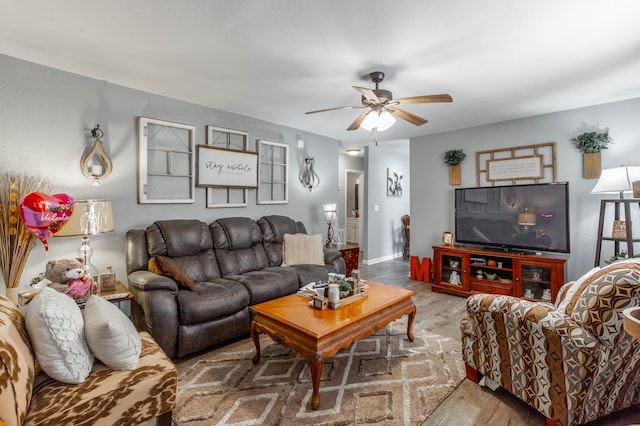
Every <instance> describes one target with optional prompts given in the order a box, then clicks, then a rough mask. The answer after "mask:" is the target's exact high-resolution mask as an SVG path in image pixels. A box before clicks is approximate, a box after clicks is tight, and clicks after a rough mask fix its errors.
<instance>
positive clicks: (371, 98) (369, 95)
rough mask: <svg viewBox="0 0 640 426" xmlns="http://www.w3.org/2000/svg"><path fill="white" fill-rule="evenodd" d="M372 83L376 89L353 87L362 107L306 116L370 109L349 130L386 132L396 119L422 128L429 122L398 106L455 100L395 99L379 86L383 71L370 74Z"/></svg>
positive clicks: (428, 97) (429, 97)
mask: <svg viewBox="0 0 640 426" xmlns="http://www.w3.org/2000/svg"><path fill="white" fill-rule="evenodd" d="M369 77H370V78H371V81H373V82H374V83H375V84H376V88H375V89H367V88H365V87H358V86H353V88H354V89H356V90H357V91H358V92H360V94H361V95H362V105H351V106H343V107H335V108H327V109H319V110H316V111H308V112H305V114H315V113H317V112H326V111H333V110H339V109H359V108H368V110H367V111H365V112H363V113H362V114H360V115H359V116H358V117H357V118H356V119H355V120H354V121H353V123H351V125H350V126H349V127H348V128H347V130H356V129H358V128H360V127H362V128H364V129H366V130H369V131H370V130H372V129H376V130H377V131H380V132H382V131H384V130H386V129H388V128H389V127H391V126H392V125H393V123H394V122H395V118H394V117H398V118H402V119H403V120H406V121H408V122H409V123H411V124H414V125H416V126H421V125H423V124H424V123H426V122H427V120H425V119H424V118H422V117H419V116H417V115H415V114H412V113H410V112H407V111H405V110H402V109H400V108H396V106H397V105H406V104H426V103H435V102H452V101H453V99H452V98H451V96H449V95H447V94H442V95H426V96H412V97H410V98H400V99H393V94H392V93H391V91H389V90H384V89H379V88H378V84H379V83H381V82H382V80H384V73H383V72H382V71H374V72H372V73H370V74H369Z"/></svg>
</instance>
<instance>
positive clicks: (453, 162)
mask: <svg viewBox="0 0 640 426" xmlns="http://www.w3.org/2000/svg"><path fill="white" fill-rule="evenodd" d="M466 157H467V154H465V153H464V151H463V150H462V149H450V150H449V151H447V152H445V153H444V155H443V158H444V164H446V165H448V166H457V165H458V164H460V163H462V160H464V159H465V158H466Z"/></svg>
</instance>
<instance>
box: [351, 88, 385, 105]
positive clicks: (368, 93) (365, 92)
mask: <svg viewBox="0 0 640 426" xmlns="http://www.w3.org/2000/svg"><path fill="white" fill-rule="evenodd" d="M353 88H354V89H356V90H357V91H358V92H360V93H361V94H362V96H364V98H365V99H366V100H368V101H369V102H371V103H373V104H379V103H380V99H378V96H377V95H376V94H375V93H373V90H371V89H367V88H366V87H358V86H353Z"/></svg>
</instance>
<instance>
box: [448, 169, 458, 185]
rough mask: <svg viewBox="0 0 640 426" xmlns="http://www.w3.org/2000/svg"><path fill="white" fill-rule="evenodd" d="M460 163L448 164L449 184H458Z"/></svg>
mask: <svg viewBox="0 0 640 426" xmlns="http://www.w3.org/2000/svg"><path fill="white" fill-rule="evenodd" d="M460 183H461V179H460V164H456V165H454V166H449V185H452V186H456V185H460Z"/></svg>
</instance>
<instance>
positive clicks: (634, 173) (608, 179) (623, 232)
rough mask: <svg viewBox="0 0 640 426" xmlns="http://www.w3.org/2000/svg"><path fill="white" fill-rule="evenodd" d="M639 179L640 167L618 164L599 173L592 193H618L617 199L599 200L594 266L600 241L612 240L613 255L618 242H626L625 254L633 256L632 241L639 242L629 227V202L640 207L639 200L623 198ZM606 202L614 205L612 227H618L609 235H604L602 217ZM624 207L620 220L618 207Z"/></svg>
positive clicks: (615, 252) (603, 216)
mask: <svg viewBox="0 0 640 426" xmlns="http://www.w3.org/2000/svg"><path fill="white" fill-rule="evenodd" d="M637 181H640V167H627V166H620V167H614V168H611V169H604V170H602V173H601V174H600V178H599V179H598V182H597V183H596V186H594V187H593V189H592V190H591V193H592V194H618V195H619V196H620V198H619V199H611V200H601V201H600V220H599V222H598V241H597V245H596V256H595V260H594V266H600V255H601V253H602V241H603V240H604V241H613V242H614V256H615V255H617V254H618V253H619V250H620V242H626V243H627V255H628V256H629V257H633V256H634V251H633V243H634V242H640V240H639V239H634V238H633V229H632V227H631V204H637V205H638V207H639V208H640V200H638V199H625V198H624V193H625V192H632V191H633V186H634V185H633V184H634V182H637ZM634 195H635V193H634ZM608 204H613V206H614V227H616V226H617V227H618V228H617V231H616V232H615V233H614V232H612V235H611V237H604V236H603V235H602V234H603V232H604V219H605V212H606V208H607V205H608ZM621 206H622V207H623V208H624V221H621V220H620V207H621Z"/></svg>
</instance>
